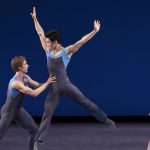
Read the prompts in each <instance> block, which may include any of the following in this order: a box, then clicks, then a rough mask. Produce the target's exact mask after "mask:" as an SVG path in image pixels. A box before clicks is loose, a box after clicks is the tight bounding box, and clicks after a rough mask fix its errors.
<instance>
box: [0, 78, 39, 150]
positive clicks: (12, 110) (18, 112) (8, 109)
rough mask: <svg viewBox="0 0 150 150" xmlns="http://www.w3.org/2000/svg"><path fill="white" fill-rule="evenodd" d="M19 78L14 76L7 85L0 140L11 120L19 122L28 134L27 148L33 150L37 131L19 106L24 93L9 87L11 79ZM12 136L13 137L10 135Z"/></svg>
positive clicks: (0, 125)
mask: <svg viewBox="0 0 150 150" xmlns="http://www.w3.org/2000/svg"><path fill="white" fill-rule="evenodd" d="M16 80H20V79H19V78H17V77H16V76H14V77H13V78H12V79H11V80H10V82H9V85H8V91H7V99H6V102H5V104H4V105H3V106H2V109H1V119H0V140H1V139H2V138H3V136H4V134H5V133H6V131H7V130H8V128H9V126H10V125H11V123H12V122H13V121H16V122H17V123H19V124H20V125H21V126H22V127H23V128H24V129H25V130H26V131H27V132H28V133H29V134H30V138H29V150H33V146H34V137H35V135H36V133H37V130H38V128H37V125H36V124H35V122H34V120H33V119H32V117H31V116H30V115H29V114H28V112H27V111H26V110H25V109H24V108H23V107H22V106H21V104H22V101H23V97H24V94H23V93H21V92H19V91H18V90H16V89H14V88H12V87H11V84H12V82H13V81H16ZM24 80H25V86H28V78H27V75H25V76H24ZM12 138H13V137H12Z"/></svg>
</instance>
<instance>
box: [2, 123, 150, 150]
mask: <svg viewBox="0 0 150 150" xmlns="http://www.w3.org/2000/svg"><path fill="white" fill-rule="evenodd" d="M27 137H28V134H27V133H26V132H25V131H24V129H22V128H21V127H20V126H18V125H16V124H13V125H12V126H11V127H10V128H9V130H8V132H7V133H6V135H5V137H4V138H3V139H2V140H1V142H0V150H28V147H27ZM149 140H150V124H149V123H118V124H117V128H116V129H109V128H107V127H106V126H105V125H103V124H99V123H66V124H65V123H52V125H51V128H50V129H49V134H48V137H47V140H46V141H45V144H44V145H42V146H41V149H40V150H147V146H148V143H149Z"/></svg>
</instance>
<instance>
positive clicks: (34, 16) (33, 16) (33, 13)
mask: <svg viewBox="0 0 150 150" xmlns="http://www.w3.org/2000/svg"><path fill="white" fill-rule="evenodd" d="M30 15H31V16H32V18H33V19H35V18H36V9H35V7H33V12H32V13H30Z"/></svg>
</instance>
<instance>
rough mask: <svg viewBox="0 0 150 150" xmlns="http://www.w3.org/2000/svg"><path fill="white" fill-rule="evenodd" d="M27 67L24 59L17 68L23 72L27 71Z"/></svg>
mask: <svg viewBox="0 0 150 150" xmlns="http://www.w3.org/2000/svg"><path fill="white" fill-rule="evenodd" d="M28 67H29V65H28V64H27V62H26V60H24V61H23V65H22V67H21V68H20V69H19V70H20V71H21V72H23V73H27V72H28Z"/></svg>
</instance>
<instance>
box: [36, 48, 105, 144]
mask: <svg viewBox="0 0 150 150" xmlns="http://www.w3.org/2000/svg"><path fill="white" fill-rule="evenodd" d="M69 60H70V58H68V56H67V54H66V50H65V49H63V50H62V52H61V54H59V55H58V56H54V55H52V54H51V52H50V51H48V53H47V66H48V73H49V74H51V73H52V74H53V75H55V76H56V78H57V81H56V82H55V83H53V84H52V86H51V87H50V91H49V93H48V95H47V97H46V100H45V110H44V114H43V118H42V121H41V124H40V128H39V130H38V133H37V135H36V138H35V140H37V141H41V142H42V141H43V140H44V138H45V136H46V134H47V132H48V131H47V130H48V128H49V125H50V122H51V118H52V115H53V112H54V110H55V108H56V106H57V104H58V102H59V99H60V96H61V95H66V96H68V97H70V98H71V99H73V100H75V101H76V102H78V103H79V104H80V105H81V106H83V107H84V108H85V109H86V110H88V111H89V112H91V114H92V115H93V116H94V117H95V118H96V119H97V120H98V121H100V122H104V121H105V119H106V118H107V115H106V114H105V113H104V112H103V111H102V110H101V109H99V108H98V106H97V105H95V104H94V103H93V102H91V101H90V100H89V99H88V98H86V97H85V96H84V95H83V94H82V92H81V91H80V90H79V89H78V88H77V87H75V86H74V85H73V84H72V83H71V82H70V80H69V78H68V76H67V73H66V67H67V65H68V63H69Z"/></svg>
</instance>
